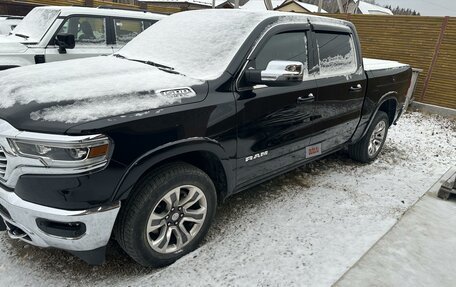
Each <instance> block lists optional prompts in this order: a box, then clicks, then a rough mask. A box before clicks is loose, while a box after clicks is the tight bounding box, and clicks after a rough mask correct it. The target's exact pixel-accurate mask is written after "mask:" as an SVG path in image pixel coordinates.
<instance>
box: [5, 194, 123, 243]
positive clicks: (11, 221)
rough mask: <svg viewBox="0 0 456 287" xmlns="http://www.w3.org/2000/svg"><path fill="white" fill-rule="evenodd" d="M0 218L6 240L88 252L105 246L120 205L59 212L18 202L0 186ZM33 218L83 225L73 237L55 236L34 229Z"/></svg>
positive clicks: (35, 223) (18, 198)
mask: <svg viewBox="0 0 456 287" xmlns="http://www.w3.org/2000/svg"><path fill="white" fill-rule="evenodd" d="M0 205H1V206H0V215H1V217H2V218H3V220H4V221H5V223H6V226H7V228H8V233H9V235H10V237H12V238H15V239H21V240H23V241H25V242H28V243H30V244H32V245H35V246H39V247H55V248H60V249H65V250H68V251H76V252H79V251H90V250H94V249H97V248H100V247H104V246H106V244H107V243H108V241H109V238H110V237H111V232H112V229H113V226H114V222H115V220H116V217H117V214H118V212H119V210H120V202H117V203H114V204H112V205H109V206H101V207H98V208H94V209H88V210H77V211H73V210H63V209H56V208H51V207H46V206H42V205H39V204H35V203H31V202H27V201H24V200H22V199H21V198H20V197H18V196H17V195H16V194H15V193H14V192H9V191H6V190H4V189H3V188H1V187H0ZM37 219H40V220H42V219H44V220H48V221H50V222H58V223H73V222H79V223H83V224H84V225H85V232H84V233H83V234H81V235H79V236H77V237H63V236H56V235H53V234H51V233H48V232H45V231H43V230H42V228H40V227H39V226H38V223H37Z"/></svg>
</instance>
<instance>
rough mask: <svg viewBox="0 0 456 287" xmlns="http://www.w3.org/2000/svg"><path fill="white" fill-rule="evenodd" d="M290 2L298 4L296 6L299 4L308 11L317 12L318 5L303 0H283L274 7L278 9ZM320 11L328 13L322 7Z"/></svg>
mask: <svg viewBox="0 0 456 287" xmlns="http://www.w3.org/2000/svg"><path fill="white" fill-rule="evenodd" d="M290 3H294V4H296V5H298V6H300V7H301V8H303V9H304V10H306V11H309V12H310V13H318V6H317V5H313V4H309V3H304V2H301V1H297V0H285V1H284V2H283V3H282V4H281V5H279V6H278V7H276V9H279V8H281V7H285V6H286V5H288V4H290ZM321 13H328V12H327V11H326V10H324V9H321Z"/></svg>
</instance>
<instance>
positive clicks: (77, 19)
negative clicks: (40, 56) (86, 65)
mask: <svg viewBox="0 0 456 287" xmlns="http://www.w3.org/2000/svg"><path fill="white" fill-rule="evenodd" d="M106 27H107V19H106V18H105V17H95V16H72V17H70V18H67V19H66V20H65V22H64V23H63V25H62V27H61V28H60V30H59V32H58V34H59V33H68V34H72V35H74V38H75V42H76V45H75V47H74V48H73V49H66V53H60V52H59V48H58V46H57V45H56V44H55V43H53V42H51V43H50V44H49V45H48V47H46V51H45V59H46V62H54V61H64V60H71V59H77V58H86V57H94V56H100V55H110V54H112V53H113V49H112V46H111V45H108V43H107V39H108V37H107V32H106V31H107V29H106Z"/></svg>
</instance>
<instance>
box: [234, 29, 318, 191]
mask: <svg viewBox="0 0 456 287" xmlns="http://www.w3.org/2000/svg"><path fill="white" fill-rule="evenodd" d="M307 35H308V30H307V29H304V28H303V29H301V30H293V31H284V32H278V33H275V34H272V35H266V36H265V37H264V38H263V40H262V41H260V42H259V45H258V46H257V48H256V50H255V51H254V52H253V54H252V56H251V60H250V61H249V62H248V63H247V64H246V67H245V69H249V68H250V67H252V68H255V69H261V70H264V69H265V68H266V66H267V65H268V63H269V62H270V61H273V60H289V61H299V62H302V63H303V64H304V67H305V72H304V79H303V81H302V83H299V84H297V85H293V86H284V87H268V86H264V85H257V86H253V87H252V86H250V87H248V86H243V84H242V83H241V84H240V87H238V92H237V95H236V97H237V109H238V118H237V122H238V141H237V152H238V156H237V158H238V159H237V160H238V164H237V165H238V173H237V179H238V180H237V181H238V184H239V185H248V184H250V183H252V182H255V181H257V180H259V179H261V178H262V177H266V176H268V175H271V174H272V173H275V172H278V171H280V170H281V169H284V168H287V167H289V166H292V165H293V164H294V163H297V162H299V161H302V160H303V159H305V147H306V146H307V145H308V144H309V141H310V136H311V133H312V123H311V114H312V111H313V109H314V103H313V97H314V96H315V95H316V93H317V87H316V83H315V81H314V80H313V79H312V78H310V77H309V76H308V59H309V55H308V54H309V53H308V47H307V44H308V41H307Z"/></svg>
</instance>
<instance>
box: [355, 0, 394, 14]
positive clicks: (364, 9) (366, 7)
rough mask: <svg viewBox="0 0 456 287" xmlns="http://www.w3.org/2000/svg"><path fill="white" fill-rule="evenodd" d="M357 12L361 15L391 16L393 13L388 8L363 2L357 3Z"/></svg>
mask: <svg viewBox="0 0 456 287" xmlns="http://www.w3.org/2000/svg"><path fill="white" fill-rule="evenodd" d="M358 10H359V11H360V12H361V13H362V14H380V15H393V12H392V11H391V10H390V9H388V8H385V7H382V6H378V5H374V4H370V3H367V2H364V1H359V6H358Z"/></svg>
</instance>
